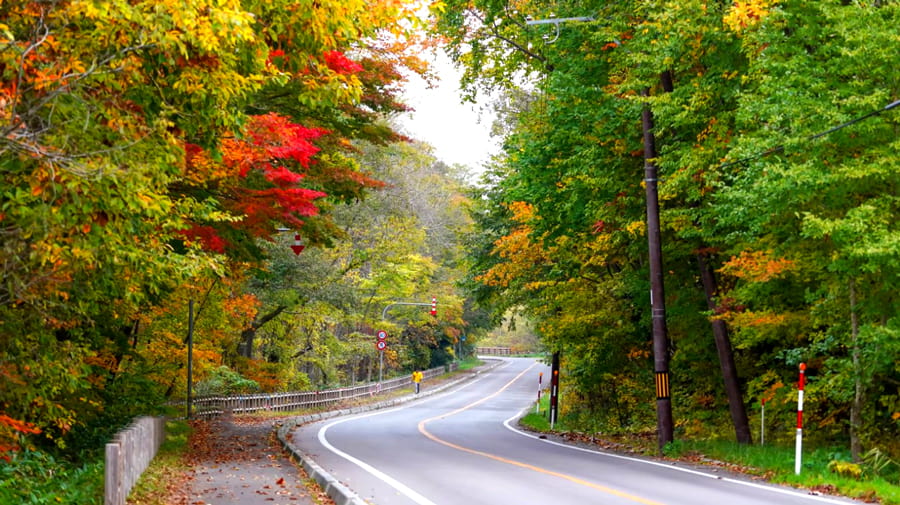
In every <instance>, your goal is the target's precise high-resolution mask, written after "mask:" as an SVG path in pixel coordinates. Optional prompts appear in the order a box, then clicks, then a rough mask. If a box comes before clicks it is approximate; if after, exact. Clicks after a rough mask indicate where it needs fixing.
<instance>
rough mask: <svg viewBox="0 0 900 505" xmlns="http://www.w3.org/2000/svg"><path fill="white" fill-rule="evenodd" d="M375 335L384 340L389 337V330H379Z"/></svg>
mask: <svg viewBox="0 0 900 505" xmlns="http://www.w3.org/2000/svg"><path fill="white" fill-rule="evenodd" d="M375 336H376V337H378V340H384V339H386V338H387V332H386V331H384V330H378V331H377V332H375Z"/></svg>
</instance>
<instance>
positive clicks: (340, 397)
mask: <svg viewBox="0 0 900 505" xmlns="http://www.w3.org/2000/svg"><path fill="white" fill-rule="evenodd" d="M458 367H459V365H458V364H457V363H452V364H450V365H448V366H447V367H437V368H432V369H429V370H425V371H424V372H422V374H423V375H424V378H425V379H426V380H427V379H430V378H433V377H437V376H438V375H441V374H443V373H446V372H448V371H453V370H456V369H457V368H458ZM411 383H412V377H411V376H405V377H397V378H396V379H391V380H387V381H383V382H382V383H381V384H380V385H379V384H378V383H375V382H370V383H366V384H362V385H359V386H350V387H343V388H337V389H329V390H326V391H303V392H298V393H261V394H252V395H237V396H203V397H198V398H195V399H193V400H192V401H191V404H192V405H193V408H192V409H191V416H192V417H204V418H206V417H215V416H220V415H222V414H225V413H230V414H249V413H253V412H261V411H276V412H286V411H291V410H299V409H304V408H323V407H327V406H329V405H333V404H335V403H340V402H342V401H344V400H352V399H354V398H361V397H367V396H374V395H377V394H379V393H386V392H388V391H395V390H397V389H402V388H404V387H407V386H409V385H410V384H411ZM180 405H181V407H182V409H183V408H184V402H180Z"/></svg>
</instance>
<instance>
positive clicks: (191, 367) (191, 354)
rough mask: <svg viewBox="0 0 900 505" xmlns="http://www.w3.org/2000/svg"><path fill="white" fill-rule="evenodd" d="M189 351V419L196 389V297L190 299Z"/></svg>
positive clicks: (187, 416) (187, 414)
mask: <svg viewBox="0 0 900 505" xmlns="http://www.w3.org/2000/svg"><path fill="white" fill-rule="evenodd" d="M187 341H188V353H187V402H186V403H187V412H185V416H184V417H186V418H187V419H190V418H191V400H192V398H191V396H192V393H193V389H194V299H193V298H191V299H190V301H188V338H187Z"/></svg>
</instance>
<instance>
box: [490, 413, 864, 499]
mask: <svg viewBox="0 0 900 505" xmlns="http://www.w3.org/2000/svg"><path fill="white" fill-rule="evenodd" d="M531 408H532V407H528V408H526V409H525V410H523V411H521V412H519V413H518V414H516V415H514V416H512V417H510V418H509V419H507V420H506V421H503V426H505V427H506V428H507V429H508V430H510V431H512V432H514V433H518V434H519V435H522V436H523V437H528V438H533V439H535V440H537V441H539V442H544V443H547V444H551V445H556V446H559V447H566V448H568V449H572V450H575V451H581V452H587V453H591V454H597V455H600V456H605V457H608V458H615V459H624V460H627V461H634V462H637V463H643V464H646V465H653V466H658V467H660V468H667V469H669V470H676V471H679V472H684V473H690V474H693V475H698V476H701V477H708V478H710V479H715V480H721V481H724V482H729V483H732V484H738V485H741V486H747V487H753V488H758V489H764V490H766V491H772V492H774V493H781V494H786V495H791V496H795V497H799V498H807V499H810V500H815V501H820V502H824V503H835V504H840V505H848V504H850V503H854V502H853V501H848V500H837V499H833V498H826V497H824V496H817V495H811V494H804V493H801V492H798V491H792V490H790V489H784V488H780V487H775V486H774V485H765V484H757V483H755V482H747V481H743V480H738V479H732V478H729V477H723V476H721V475H714V474H711V473H706V472H701V471H698V470H691V469H690V468H683V467H678V466H672V465H668V464H665V463H659V462H656V461H647V460H645V459H640V458H632V457H629V456H622V455H620V454H612V453H608V452H601V451H595V450H593V449H585V448H584V447H578V446H575V445H569V444H563V443H560V442H554V441H553V440H547V439H545V438H541V437H539V436H537V435H532V434H531V433H526V432H524V431H522V430H519V429H516V428H513V427H512V426H511V425H510V423H511V422H512V421H514V420H517V419H519V418H520V417H522V416H524V415H525V414H527V413H528V412H529V411H530V410H531Z"/></svg>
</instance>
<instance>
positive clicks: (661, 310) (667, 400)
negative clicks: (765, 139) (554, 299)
mask: <svg viewBox="0 0 900 505" xmlns="http://www.w3.org/2000/svg"><path fill="white" fill-rule="evenodd" d="M641 95H642V96H645V97H649V96H650V90H649V89H646V88H645V89H644V90H643V91H642V92H641ZM641 126H642V128H643V133H644V185H645V188H646V191H647V244H648V246H649V248H650V310H651V320H652V324H653V365H654V366H653V368H654V370H653V372H654V373H653V375H654V376H655V379H656V429H657V437H658V443H659V449H660V451H662V449H663V447H665V445H666V444H668V443H669V442H671V441H672V440H674V423H673V421H672V395H671V392H670V389H669V384H670V380H669V378H670V377H669V336H668V332H667V329H666V299H665V290H664V289H663V267H662V244H661V239H660V235H661V233H660V225H659V191H658V187H657V184H658V180H657V177H658V173H659V169H658V168H657V166H656V137H655V135H654V134H653V112H651V111H650V105H649V104H647V103H645V104H644V108H643V110H642V111H641Z"/></svg>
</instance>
